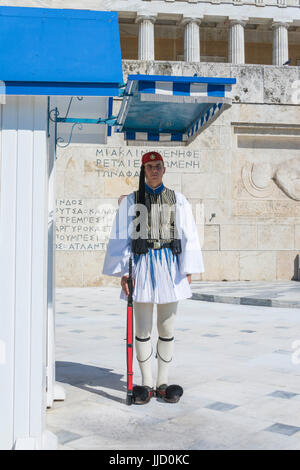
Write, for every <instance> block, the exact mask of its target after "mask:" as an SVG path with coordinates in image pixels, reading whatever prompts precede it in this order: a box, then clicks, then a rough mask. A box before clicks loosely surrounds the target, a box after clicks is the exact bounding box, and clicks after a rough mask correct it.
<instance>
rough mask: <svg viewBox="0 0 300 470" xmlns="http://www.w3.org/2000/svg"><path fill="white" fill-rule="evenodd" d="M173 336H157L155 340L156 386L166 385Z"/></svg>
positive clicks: (172, 347) (171, 354)
mask: <svg viewBox="0 0 300 470" xmlns="http://www.w3.org/2000/svg"><path fill="white" fill-rule="evenodd" d="M173 349H174V338H160V337H159V338H158V341H157V379H156V387H159V386H160V385H162V384H166V385H168V380H169V365H170V362H171V361H172V356H173Z"/></svg>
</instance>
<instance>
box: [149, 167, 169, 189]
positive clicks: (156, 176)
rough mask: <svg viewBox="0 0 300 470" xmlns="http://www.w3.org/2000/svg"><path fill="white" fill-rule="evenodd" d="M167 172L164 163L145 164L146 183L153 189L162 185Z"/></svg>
mask: <svg viewBox="0 0 300 470" xmlns="http://www.w3.org/2000/svg"><path fill="white" fill-rule="evenodd" d="M165 172H166V169H165V167H164V164H163V162H161V161H156V162H148V163H146V164H145V177H146V183H147V184H148V185H149V186H151V187H152V188H156V187H157V186H160V185H161V184H162V179H163V176H164V174H165Z"/></svg>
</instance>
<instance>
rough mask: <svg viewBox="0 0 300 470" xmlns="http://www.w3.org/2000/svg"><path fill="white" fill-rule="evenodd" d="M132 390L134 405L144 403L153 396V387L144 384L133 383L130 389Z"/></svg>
mask: <svg viewBox="0 0 300 470" xmlns="http://www.w3.org/2000/svg"><path fill="white" fill-rule="evenodd" d="M132 392H133V403H134V404H135V405H146V403H149V401H150V400H151V398H152V397H153V396H154V394H155V392H154V388H151V387H148V386H146V385H135V386H134V387H133V389H132Z"/></svg>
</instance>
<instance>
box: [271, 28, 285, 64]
mask: <svg viewBox="0 0 300 470" xmlns="http://www.w3.org/2000/svg"><path fill="white" fill-rule="evenodd" d="M288 27H289V23H287V22H282V21H274V22H273V23H272V29H273V62H272V63H273V65H283V64H284V63H285V62H286V61H287V60H288V58H289V42H288Z"/></svg>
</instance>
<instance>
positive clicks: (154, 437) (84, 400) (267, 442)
mask: <svg viewBox="0 0 300 470" xmlns="http://www.w3.org/2000/svg"><path fill="white" fill-rule="evenodd" d="M212 284H213V283H212ZM248 285H249V284H248ZM56 311H57V314H56V345H57V346H56V371H57V372H56V374H57V375H56V379H57V381H58V382H59V383H61V384H62V385H63V386H64V388H65V390H66V394H67V396H66V400H65V401H64V402H55V403H54V406H53V407H52V408H51V409H48V410H47V413H46V418H47V427H48V429H50V430H51V431H53V432H54V433H55V434H56V435H57V436H58V439H59V443H60V444H59V447H60V449H62V450H64V449H88V450H90V449H108V450H119V449H120V450H124V449H141V450H143V449H157V450H162V449H163V450H167V449H170V450H172V449H173V450H175V449H185V450H190V449H197V450H200V449H300V414H299V407H300V330H299V319H300V310H299V309H298V308H276V307H274V308H270V307H265V306H253V305H251V306H250V305H238V304H230V303H216V302H205V301H196V300H186V301H183V302H182V303H181V305H180V309H179V314H178V318H177V325H176V332H175V333H176V334H175V341H176V343H175V354H174V359H173V364H172V368H171V373H170V382H169V383H180V384H181V385H182V386H183V388H184V395H183V397H182V399H181V400H180V402H179V403H178V404H176V405H171V404H167V403H164V402H161V401H159V400H158V399H156V398H154V399H152V400H151V402H150V403H149V404H147V405H145V406H135V405H132V406H127V405H126V404H125V395H126V392H125V391H126V377H125V376H124V373H125V372H126V355H125V351H126V349H125V340H124V338H125V334H126V333H125V332H126V303H125V302H123V301H121V300H119V288H116V287H101V288H61V289H57V305H56ZM153 340H154V341H156V335H155V329H154V331H153ZM154 345H155V342H154ZM155 367H156V363H155V359H154V357H153V371H154V373H155ZM134 371H135V376H134V383H136V384H138V383H140V374H139V372H138V365H137V363H136V360H135V362H134ZM154 376H155V375H154Z"/></svg>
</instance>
